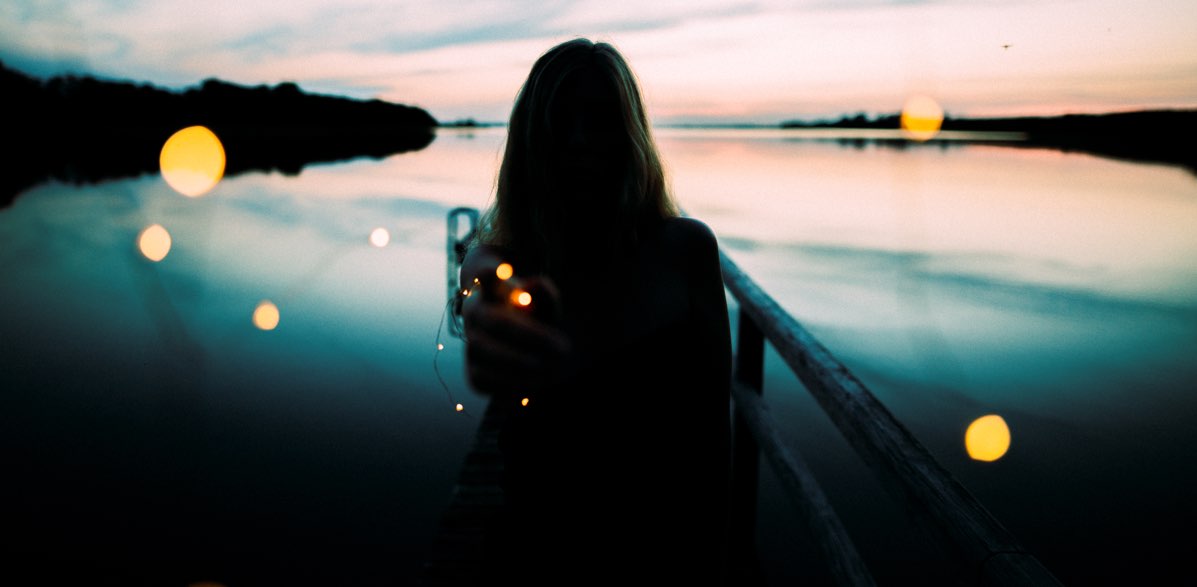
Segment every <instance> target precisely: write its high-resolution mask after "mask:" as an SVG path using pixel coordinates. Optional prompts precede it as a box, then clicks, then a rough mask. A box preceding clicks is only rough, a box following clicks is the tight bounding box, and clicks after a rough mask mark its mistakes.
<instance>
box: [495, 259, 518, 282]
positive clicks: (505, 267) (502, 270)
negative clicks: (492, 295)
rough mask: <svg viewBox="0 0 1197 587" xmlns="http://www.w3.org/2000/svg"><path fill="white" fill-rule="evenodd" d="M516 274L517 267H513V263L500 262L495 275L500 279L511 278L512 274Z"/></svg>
mask: <svg viewBox="0 0 1197 587" xmlns="http://www.w3.org/2000/svg"><path fill="white" fill-rule="evenodd" d="M514 274H515V269H513V268H512V267H511V263H500V264H499V266H498V267H496V268H495V276H497V277H498V278H499V279H511V276H512V275H514Z"/></svg>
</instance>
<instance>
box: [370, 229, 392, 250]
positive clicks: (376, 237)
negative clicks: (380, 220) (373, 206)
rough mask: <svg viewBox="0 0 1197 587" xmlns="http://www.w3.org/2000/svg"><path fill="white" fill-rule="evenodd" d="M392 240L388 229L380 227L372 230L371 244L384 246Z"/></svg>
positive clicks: (379, 246)
mask: <svg viewBox="0 0 1197 587" xmlns="http://www.w3.org/2000/svg"><path fill="white" fill-rule="evenodd" d="M390 242H391V233H390V232H387V229H385V228H382V227H379V228H375V229H374V230H373V231H371V232H370V244H372V245H374V246H376V247H378V248H380V249H381V248H383V247H385V246H387V244H388V243H390Z"/></svg>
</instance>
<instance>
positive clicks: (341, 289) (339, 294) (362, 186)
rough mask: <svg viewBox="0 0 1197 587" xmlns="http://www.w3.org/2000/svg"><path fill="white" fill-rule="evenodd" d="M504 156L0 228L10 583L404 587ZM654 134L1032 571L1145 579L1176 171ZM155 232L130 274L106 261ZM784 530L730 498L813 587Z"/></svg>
mask: <svg viewBox="0 0 1197 587" xmlns="http://www.w3.org/2000/svg"><path fill="white" fill-rule="evenodd" d="M504 132H505V129H502V128H481V129H442V130H441V131H440V132H439V135H438V137H437V139H436V140H435V141H434V142H433V143H432V144H431V145H430V146H429V147H428V148H426V149H424V150H421V151H418V152H413V153H404V154H400V155H395V156H392V157H389V158H387V159H385V160H380V161H378V160H370V159H361V160H355V161H351V162H345V163H339V164H326V165H312V166H309V167H307V168H306V169H304V170H303V172H302V173H301V174H299V175H297V176H284V175H280V174H265V173H255V174H245V175H239V176H236V177H229V178H225V179H224V180H223V181H221V182H220V184H219V185H217V186H216V188H215V189H213V190H212V191H211V192H209V193H208V194H206V195H203V196H201V197H196V198H189V197H184V196H182V195H180V194H178V193H176V192H174V191H173V190H172V189H171V188H170V187H169V186H168V185H167V184H166V182H164V181H163V180H162V178H161V177H159V176H145V177H141V178H137V179H128V180H115V181H109V182H105V183H101V184H97V185H87V186H72V185H66V184H62V183H47V184H43V185H40V186H37V187H35V188H33V189H31V190H29V191H27V192H26V193H24V194H23V195H21V196H20V197H19V198H18V199H17V200H16V201H15V203H14V204H13V205H12V206H11V207H10V208H8V209H5V210H0V271H3V273H4V282H3V286H0V374H2V375H0V377H2V381H3V389H4V391H3V396H2V397H3V404H2V405H0V410H2V413H3V414H4V416H5V420H6V421H5V423H4V426H3V430H4V434H5V438H4V440H5V444H6V446H8V447H10V448H9V449H8V451H7V452H8V454H7V455H6V458H5V461H6V462H7V463H9V465H8V469H9V471H8V472H9V474H8V475H7V480H6V482H5V483H4V485H5V488H4V495H5V497H4V500H3V501H4V503H5V504H6V507H7V508H9V510H10V511H8V512H6V515H5V517H6V519H8V520H12V522H11V526H10V532H11V533H12V534H13V535H15V536H17V537H18V540H17V542H18V545H17V547H16V549H15V554H16V555H17V558H18V559H20V560H25V561H29V562H30V564H31V565H36V566H37V567H38V568H41V569H46V571H45V572H46V573H48V574H47V575H46V576H47V577H58V576H59V575H61V576H64V577H65V576H69V577H71V578H86V579H93V580H95V581H99V582H101V583H105V582H120V583H124V584H129V583H148V584H160V583H169V584H179V585H183V584H187V583H192V582H199V581H217V582H221V583H223V584H226V585H246V584H263V583H284V582H285V583H290V584H296V583H301V584H315V583H317V582H332V583H334V584H340V583H353V584H390V583H394V582H396V581H398V582H404V581H408V580H410V579H411V578H412V577H414V574H415V572H416V569H417V568H418V566H419V562H420V561H421V560H422V557H423V555H424V552H425V548H426V547H427V545H428V543H429V542H430V540H431V537H432V536H433V535H434V533H435V530H436V524H437V518H438V516H439V514H440V512H441V510H443V509H444V507H445V506H446V505H447V504H448V500H449V496H450V491H451V489H452V486H453V483H454V480H455V478H456V474H457V471H458V468H459V466H460V464H461V460H462V458H463V457H464V455H465V454H466V451H467V450H468V449H469V446H470V443H471V440H472V435H473V431H474V428H475V427H476V426H477V423H478V418H479V417H480V415H481V414H482V412H483V411H484V409H485V402H484V401H483V399H482V398H480V397H478V396H475V395H474V394H473V392H471V391H470V390H469V388H468V387H467V385H466V384H465V382H464V379H463V376H462V375H463V373H462V366H461V359H462V357H461V349H462V345H461V341H460V340H458V339H457V338H454V337H453V336H451V334H450V333H449V332H448V330H447V329H443V328H442V327H441V324H442V320H441V319H442V317H443V311H444V308H445V302H446V297H447V295H448V293H447V291H446V285H445V276H446V265H445V263H446V251H445V240H446V215H447V213H448V212H449V210H451V209H452V208H454V207H457V206H469V207H476V208H482V207H485V206H486V205H487V204H488V202H489V201H490V194H491V191H492V186H493V182H494V175H495V170H496V169H497V165H498V162H499V159H500V156H501V148H502V142H503V138H504ZM658 141H659V144H660V146H661V149H662V152H663V155H664V158H665V161H666V163H667V166H668V170H669V173H670V177H671V180H672V186H673V189H674V192H675V194H676V197H677V199H678V201H679V203H680V204H681V205H682V207H683V208H685V210H686V211H687V213H689V214H690V215H692V216H695V217H697V218H699V219H702V220H703V221H705V222H706V223H707V224H708V225H710V226H711V227H712V228H713V229H714V230H715V232H716V234H717V235H718V237H719V239H720V243H721V245H722V247H723V248H724V250H725V251H726V252H727V253H728V255H729V256H730V257H731V258H732V259H733V260H735V261H736V263H738V264H739V265H740V267H741V268H742V269H744V270H745V271H746V272H747V273H748V274H749V275H751V276H752V277H753V278H755V279H756V280H757V281H758V283H760V284H761V285H762V286H763V287H764V288H765V290H766V291H768V292H769V293H770V294H771V295H772V296H774V297H775V298H776V299H777V301H778V302H779V303H780V304H781V305H782V307H783V308H785V309H786V310H787V311H789V312H790V313H791V314H792V315H793V316H795V317H796V318H797V319H798V320H799V321H800V322H801V323H803V325H804V326H806V327H807V328H808V329H809V330H810V331H811V332H812V333H813V334H814V335H815V336H816V337H817V338H818V339H819V340H820V341H821V342H822V343H823V344H824V345H826V346H827V347H828V348H829V349H830V350H831V351H832V352H833V353H834V354H835V355H836V356H837V357H838V358H839V359H840V360H841V361H843V362H844V363H845V364H847V365H848V366H849V367H850V368H851V369H852V370H853V372H854V373H855V374H856V375H857V376H858V377H859V378H860V379H861V380H862V381H863V382H864V383H865V384H867V385H868V386H869V387H870V389H871V390H872V391H873V392H874V393H875V394H876V395H877V396H878V398H879V399H880V400H881V401H882V402H883V403H884V404H885V405H886V406H887V407H888V408H889V409H890V410H891V411H892V412H893V413H894V414H895V415H896V416H897V417H898V418H899V419H900V420H901V421H902V422H903V423H904V424H905V425H906V426H907V427H908V428H909V429H910V430H911V432H913V434H914V435H915V436H916V437H917V438H918V439H919V440H920V441H921V442H922V443H923V444H924V445H926V446H927V448H928V449H929V450H930V451H931V453H932V454H933V455H934V456H935V457H936V458H937V459H939V460H940V462H941V463H942V464H943V465H944V466H945V467H947V468H948V469H949V470H950V471H951V472H952V473H953V474H954V475H955V476H956V477H957V478H958V479H959V480H960V481H961V482H962V483H963V484H964V485H965V487H967V488H968V489H969V490H970V491H971V492H972V493H973V494H974V495H976V496H977V497H978V498H979V499H980V501H981V502H982V503H983V504H984V505H985V506H986V507H987V508H989V509H990V511H991V512H992V513H993V514H994V515H995V516H996V517H997V518H998V519H999V520H1000V521H1002V523H1003V524H1005V525H1006V526H1007V527H1008V528H1009V529H1010V530H1011V531H1012V532H1013V534H1014V535H1015V536H1016V537H1018V538H1019V539H1020V540H1022V541H1023V543H1024V544H1025V545H1026V546H1027V547H1028V548H1029V549H1030V550H1031V551H1032V552H1033V553H1035V554H1036V555H1037V556H1039V558H1040V560H1041V561H1042V562H1043V563H1044V564H1045V565H1046V566H1047V567H1048V568H1049V569H1050V570H1052V571H1053V572H1054V573H1056V574H1057V576H1058V577H1060V578H1061V579H1062V580H1063V581H1065V582H1066V583H1076V584H1094V583H1111V584H1114V583H1120V582H1125V581H1130V580H1132V579H1135V580H1139V581H1145V582H1149V583H1150V582H1152V581H1153V580H1154V581H1162V580H1163V577H1165V576H1168V575H1167V574H1168V573H1169V572H1180V570H1181V569H1182V567H1181V564H1182V562H1183V559H1184V558H1186V557H1187V554H1188V553H1189V552H1190V551H1191V549H1192V540H1191V539H1184V538H1176V537H1177V536H1181V537H1183V536H1186V535H1187V534H1188V528H1189V527H1190V525H1191V524H1192V523H1193V522H1194V521H1197V516H1195V515H1194V508H1193V505H1192V502H1191V500H1190V498H1189V496H1190V494H1191V493H1192V491H1193V487H1194V481H1195V480H1197V466H1195V465H1194V462H1197V460H1195V459H1193V458H1192V456H1191V455H1190V454H1189V453H1188V448H1189V447H1190V446H1193V445H1194V444H1195V442H1197V426H1194V425H1193V418H1194V416H1195V415H1197V409H1195V408H1197V401H1195V399H1194V394H1193V393H1192V392H1193V391H1194V389H1195V388H1197V386H1195V385H1194V382H1195V381H1197V361H1193V357H1194V356H1197V230H1194V227H1195V226H1197V177H1195V176H1194V175H1193V174H1192V173H1190V172H1188V171H1185V170H1183V169H1180V168H1177V167H1170V166H1164V165H1149V164H1141V163H1128V162H1122V161H1116V160H1111V159H1104V158H1098V157H1095V156H1091V155H1085V154H1080V153H1065V152H1060V151H1054V150H1046V149H1032V148H1020V147H1014V146H1006V145H999V144H984V145H983V144H969V143H964V142H952V141H946V142H932V143H927V144H916V145H908V146H905V147H900V146H899V145H895V144H893V143H888V142H875V141H869V140H859V139H844V140H834V139H827V138H826V137H822V136H821V135H812V134H810V133H805V134H804V132H803V131H772V130H768V131H766V130H709V129H708V130H696V129H660V130H659V131H658ZM155 224H157V225H161V226H162V227H164V228H165V230H166V231H167V232H168V233H169V235H170V242H171V245H170V248H169V252H168V253H167V254H166V256H165V258H163V259H162V260H161V261H158V262H153V261H150V260H148V259H147V258H146V256H145V255H144V254H143V253H142V252H141V251H140V250H139V248H138V242H139V235H140V234H141V233H142V231H143V230H144V229H145V228H146V227H149V226H151V225H155ZM376 228H383V229H385V230H386V231H387V234H388V236H389V240H388V242H386V244H385V246H381V247H379V246H374V245H372V244H371V242H370V235H371V233H372V231H374V230H375V229H376ZM263 301H269V303H270V304H271V305H272V307H273V308H276V309H277V316H278V322H277V326H276V327H274V328H273V329H270V330H263V329H261V328H258V327H255V323H254V321H253V317H254V315H255V309H256V308H258V307H259V306H260V304H261V303H262V302H263ZM729 301H731V304H730V309H731V311H732V319H733V332H734V324H735V320H736V307H735V304H734V300H730V298H729ZM442 330H443V331H442ZM438 331H439V338H438ZM438 343H440V344H444V345H445V348H444V350H443V351H440V352H439V353H438V351H437V346H436V345H437V344H438ZM434 362H435V365H434ZM438 370H439V372H440V374H441V375H442V376H443V385H442V380H441V379H438V376H437V371H438ZM764 394H765V397H766V398H767V399H768V401H769V402H771V406H772V410H773V415H774V417H775V418H776V419H777V421H778V422H779V423H780V425H781V427H782V434H783V436H784V437H785V438H786V439H787V441H788V442H789V443H790V446H791V448H792V449H793V450H796V451H798V452H800V453H801V454H802V455H803V456H804V457H805V458H806V460H808V461H809V462H810V465H811V467H812V469H814V471H815V473H816V475H817V476H818V477H819V479H820V480H821V482H822V483H823V486H824V489H825V490H826V491H827V492H828V494H829V497H830V499H831V501H832V504H833V505H834V506H836V507H837V508H838V509H839V511H840V513H841V516H842V517H843V519H844V522H845V524H846V526H847V527H848V529H849V531H850V532H851V533H852V534H853V536H854V537H855V538H856V539H857V540H858V546H859V548H860V550H861V551H862V554H863V555H864V556H865V558H866V560H867V561H869V562H870V563H873V564H874V565H875V569H874V570H875V572H876V574H877V576H878V578H879V579H880V580H882V582H883V583H884V582H891V583H892V582H896V581H902V580H905V581H920V582H926V581H940V580H943V579H944V578H945V576H947V577H948V578H949V579H951V578H952V577H951V576H950V575H944V571H942V570H941V567H942V565H940V564H939V561H940V559H941V558H942V557H941V555H940V554H939V553H937V552H936V551H935V550H934V549H933V548H931V547H927V546H923V545H922V541H921V540H920V539H919V538H918V537H919V536H920V534H919V531H918V530H917V529H916V528H915V527H914V526H913V525H912V523H911V522H910V520H909V518H908V516H907V515H906V514H905V512H904V511H903V508H902V506H901V505H900V504H899V503H898V502H897V501H895V500H893V499H891V498H889V497H888V494H886V493H884V492H883V491H882V489H881V487H880V486H879V485H878V484H877V483H876V482H875V481H874V480H873V479H872V478H871V476H870V475H869V473H868V471H867V470H866V469H865V468H864V466H863V465H862V464H861V462H860V460H859V458H857V457H856V456H855V455H854V453H853V452H852V451H851V449H850V448H849V447H848V446H847V444H846V443H845V442H844V441H843V439H842V437H840V436H839V434H838V432H836V431H835V429H834V428H833V427H832V426H831V424H830V423H829V421H828V420H827V418H826V417H825V416H823V415H822V413H821V411H820V410H819V408H818V406H817V405H816V404H815V402H814V401H813V400H812V399H811V398H810V396H809V394H807V393H806V391H805V390H804V389H803V388H802V385H801V384H800V383H799V382H798V381H797V379H796V377H794V375H793V374H792V373H790V371H789V370H788V368H787V367H786V366H785V365H784V363H783V362H782V361H781V360H780V359H779V358H778V357H777V356H776V354H774V353H772V352H771V351H769V352H767V355H766V381H765V391H764ZM458 402H460V403H462V404H463V407H464V408H465V409H464V411H463V412H460V413H459V412H457V411H456V410H455V409H454V405H455V404H456V403H458ZM986 414H998V415H1000V416H1002V417H1003V418H1004V420H1005V421H1006V422H1007V423H1008V425H1009V429H1010V434H1011V438H1012V441H1011V445H1010V449H1009V451H1008V452H1007V453H1006V454H1005V455H1004V456H1003V457H1002V458H1000V459H998V460H997V461H993V462H981V461H976V460H972V459H970V458H969V456H968V453H967V452H966V450H965V446H964V434H965V430H966V429H967V427H968V425H969V423H970V422H972V421H973V420H975V419H977V418H979V417H981V416H984V415H986ZM765 470H766V471H767V469H765ZM794 520H795V518H794V514H793V512H792V511H791V508H790V507H789V505H788V503H786V502H785V501H784V499H783V498H782V497H781V496H780V494H779V490H778V488H777V486H776V483H775V481H774V480H773V478H772V476H771V474H770V473H768V472H765V473H763V475H762V487H761V515H760V521H759V530H758V542H759V552H760V556H761V558H762V566H763V568H764V571H765V574H766V576H767V577H768V578H769V579H770V580H771V582H773V583H780V582H783V581H788V580H806V581H808V582H814V583H816V584H817V583H820V582H825V581H826V580H827V579H826V576H825V574H824V573H823V571H822V570H821V569H819V568H818V560H817V559H816V558H814V555H813V554H811V553H810V545H809V544H808V543H807V542H805V541H806V539H805V538H804V537H803V536H802V535H801V533H800V532H799V531H798V530H797V529H796V528H795V526H796V525H797V523H796V522H795V521H794Z"/></svg>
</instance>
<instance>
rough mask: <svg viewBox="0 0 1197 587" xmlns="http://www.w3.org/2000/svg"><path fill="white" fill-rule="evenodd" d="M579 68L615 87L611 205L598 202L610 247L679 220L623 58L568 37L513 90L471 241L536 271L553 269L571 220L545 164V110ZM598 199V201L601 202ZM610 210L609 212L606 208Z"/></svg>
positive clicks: (548, 134) (548, 142)
mask: <svg viewBox="0 0 1197 587" xmlns="http://www.w3.org/2000/svg"><path fill="white" fill-rule="evenodd" d="M582 69H585V70H587V72H589V73H591V74H596V75H598V76H600V77H601V78H602V79H603V82H605V83H606V84H607V85H609V86H610V87H613V88H614V89H615V93H616V95H617V102H618V106H619V120H620V122H621V123H622V126H623V128H622V129H621V131H620V132H619V133H618V134H619V138H620V140H621V141H622V142H623V144H622V145H620V146H621V148H620V149H619V153H620V155H619V156H620V157H623V158H625V159H626V160H625V161H617V162H616V163H617V165H616V166H615V169H616V170H617V171H616V173H617V174H622V177H614V178H612V183H611V185H612V186H613V190H612V191H613V193H611V194H610V198H611V199H612V200H611V201H609V202H604V207H605V208H607V210H608V212H609V213H608V214H604V215H603V216H601V218H603V219H604V221H605V220H610V222H611V224H612V226H610V228H609V230H611V231H613V234H612V236H613V237H614V239H613V240H614V241H615V242H616V243H618V244H619V245H621V246H627V245H629V244H632V243H634V242H636V240H637V239H638V237H639V236H640V235H641V234H642V232H643V231H644V230H646V229H647V228H648V227H649V226H651V225H653V224H654V223H656V222H659V221H661V220H663V219H665V218H668V217H671V216H677V215H678V208H677V205H676V204H675V203H674V202H673V199H672V198H671V197H670V195H669V190H668V187H667V185H666V180H665V172H664V169H663V167H662V165H661V158H660V155H659V154H658V153H657V147H656V144H655V143H654V142H653V138H652V132H651V129H650V127H649V123H648V117H647V115H646V113H645V110H644V103H643V99H642V97H641V95H640V88H639V87H638V85H637V83H636V79H635V77H634V76H633V74H632V71H631V69H630V68H629V67H628V64H627V62H626V61H625V60H624V58H623V56H622V55H620V54H619V52H618V51H616V49H615V47H612V46H611V45H610V44H607V43H593V42H591V41H590V40H588V39H574V40H572V41H567V42H565V43H562V44H560V45H557V46H556V47H553V48H552V49H550V50H549V51H548V52H546V53H545V54H544V55H542V56H541V57H540V58H539V59H537V60H536V63H535V65H533V66H532V71H531V73H529V74H528V79H527V80H526V81H525V82H524V85H523V87H522V88H520V91H519V95H518V96H517V97H516V100H515V106H514V107H513V108H512V111H511V120H510V123H509V124H508V127H507V145H506V149H505V151H504V154H503V162H502V164H501V166H500V167H499V177H498V181H497V182H496V190H495V200H494V203H493V204H492V205H491V207H490V209H488V210H487V212H486V214H485V215H484V216H483V221H482V226H481V230H480V233H479V235H478V239H476V242H482V243H486V244H492V245H498V246H501V247H504V248H508V249H510V250H514V251H517V252H518V253H519V254H520V255H521V256H523V257H525V258H530V259H533V260H534V261H535V262H536V263H537V264H539V265H540V266H541V267H542V269H544V270H546V271H549V272H552V271H554V270H556V269H560V266H561V264H562V263H563V259H562V258H561V251H562V249H563V247H562V245H563V243H564V242H565V239H566V238H567V237H568V232H569V231H570V226H569V223H570V221H571V218H569V217H566V216H567V215H565V214H564V213H563V212H562V210H563V207H562V205H561V204H560V202H561V200H562V199H563V198H564V197H567V196H566V194H562V193H559V190H558V187H557V184H556V183H555V181H554V174H553V170H552V169H551V168H550V166H551V165H552V161H553V157H552V152H551V150H552V132H553V129H552V121H551V118H550V112H551V111H552V109H553V106H554V102H555V100H556V99H557V98H558V90H559V89H560V88H561V86H562V83H563V81H564V80H565V79H566V78H567V77H568V76H569V75H570V74H572V73H574V72H577V71H579V70H582ZM604 197H605V196H604ZM608 204H609V206H607V205H608Z"/></svg>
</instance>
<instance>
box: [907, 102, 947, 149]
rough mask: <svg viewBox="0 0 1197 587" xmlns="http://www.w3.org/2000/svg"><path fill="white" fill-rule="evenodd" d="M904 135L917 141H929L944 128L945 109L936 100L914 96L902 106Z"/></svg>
mask: <svg viewBox="0 0 1197 587" xmlns="http://www.w3.org/2000/svg"><path fill="white" fill-rule="evenodd" d="M901 121H902V134H904V135H906V137H907V138H909V139H911V140H915V141H927V140H930V139H932V138H934V137H935V135H937V134H939V129H940V127H942V126H943V108H942V107H940V105H939V103H938V102H936V101H935V99H934V98H932V97H930V96H924V95H914V96H911V97H910V98H908V99H907V100H906V104H905V105H903V106H902V118H901Z"/></svg>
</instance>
